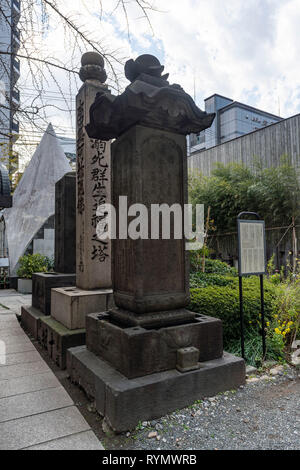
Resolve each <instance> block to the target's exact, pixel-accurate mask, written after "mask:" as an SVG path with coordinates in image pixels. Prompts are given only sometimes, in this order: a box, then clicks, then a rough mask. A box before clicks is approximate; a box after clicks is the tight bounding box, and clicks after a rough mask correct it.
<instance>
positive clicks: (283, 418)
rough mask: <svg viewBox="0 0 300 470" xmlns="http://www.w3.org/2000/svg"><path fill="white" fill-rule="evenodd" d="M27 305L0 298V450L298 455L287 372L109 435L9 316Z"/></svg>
mask: <svg viewBox="0 0 300 470" xmlns="http://www.w3.org/2000/svg"><path fill="white" fill-rule="evenodd" d="M26 303H27V304H28V305H30V303H31V298H30V296H19V295H17V294H16V292H15V291H6V292H3V291H2V292H1V291H0V304H1V305H2V306H1V305H0V337H1V335H2V337H4V338H6V341H7V349H8V356H7V360H8V363H7V365H6V366H4V367H3V366H2V367H1V366H0V449H1V448H37V449H38V448H41V449H44V448H47V449H58V448H66V447H67V448H73V449H74V448H76V449H77V448H82V447H83V448H88V447H89V446H90V445H91V443H92V447H93V445H95V446H96V447H97V448H99V440H98V439H100V440H101V442H102V443H103V445H104V447H105V448H106V449H107V450H108V449H110V450H113V449H116V450H118V449H126V450H139V449H145V450H173V449H178V450H202V449H218V450H222V449H263V450H267V449H286V450H287V449H297V450H299V449H300V370H299V369H298V370H296V369H292V368H287V369H285V370H283V371H279V373H278V374H276V375H274V376H272V375H271V374H270V373H269V372H263V373H262V374H260V376H258V378H251V379H250V382H249V383H248V384H247V385H246V386H245V387H243V388H240V389H239V390H238V391H236V392H235V391H231V392H226V393H225V394H222V395H218V396H217V397H214V398H211V399H208V400H204V401H202V402H200V403H196V404H195V405H194V406H192V407H188V408H186V409H184V410H178V411H176V412H174V413H172V414H171V415H168V416H165V417H163V418H161V419H158V420H155V421H151V422H144V423H140V425H139V426H138V427H137V429H136V430H135V431H131V432H130V433H124V434H121V435H114V434H113V433H112V432H111V431H110V430H109V429H108V428H107V426H106V425H105V423H103V421H102V418H100V416H99V415H98V414H97V413H96V412H95V409H94V407H93V404H91V403H90V402H89V401H88V399H87V398H86V396H85V395H84V393H83V392H82V390H81V389H80V388H78V387H76V386H74V385H73V384H72V383H71V382H70V381H69V379H68V374H67V372H66V371H60V370H59V369H58V368H57V367H56V366H55V364H53V363H51V361H50V360H49V359H47V356H46V353H45V351H43V350H42V349H40V347H39V345H38V344H36V348H34V346H33V344H32V343H31V342H30V341H29V339H28V337H27V336H26V335H25V334H24V333H23V330H20V327H19V325H18V323H17V320H16V319H15V316H14V315H12V311H13V312H17V313H19V310H20V306H21V304H26ZM3 305H5V306H9V307H10V308H11V309H12V310H7V309H6V308H4V307H3ZM12 337H14V339H13V340H12V339H11V338H12ZM37 349H38V351H39V352H37ZM41 358H43V360H42V359H41ZM0 362H1V355H0ZM51 369H52V371H53V372H52V371H51ZM1 374H2V375H1ZM54 374H55V375H54ZM55 376H56V377H55ZM58 380H59V382H58ZM70 396H71V397H72V398H70ZM20 397H23V398H20ZM28 397H29V398H28ZM73 403H75V405H76V407H75V406H74V404H73ZM78 410H80V412H79V411H78ZM23 415H24V416H23ZM83 417H84V418H83ZM45 423H47V425H46V424H45ZM91 429H92V431H91ZM103 430H104V432H103ZM62 436H64V437H62ZM96 436H97V437H98V439H97V438H96ZM150 436H152V437H150ZM4 439H5V440H4ZM24 439H25V440H24Z"/></svg>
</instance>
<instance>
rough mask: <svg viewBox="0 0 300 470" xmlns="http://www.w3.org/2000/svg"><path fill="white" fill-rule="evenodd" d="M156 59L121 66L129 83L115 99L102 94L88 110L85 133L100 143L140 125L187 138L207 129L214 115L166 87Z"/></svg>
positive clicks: (178, 88) (174, 88)
mask: <svg viewBox="0 0 300 470" xmlns="http://www.w3.org/2000/svg"><path fill="white" fill-rule="evenodd" d="M163 69H164V67H163V66H161V65H160V63H159V61H158V59H157V58H156V57H154V56H152V55H149V54H145V55H142V56H140V57H138V58H137V59H136V60H135V61H133V60H129V61H127V63H126V65H125V74H126V77H127V78H128V79H129V80H130V81H131V82H132V83H131V84H130V85H129V86H128V87H127V88H126V89H125V91H124V92H123V93H122V94H121V95H119V96H112V95H111V94H110V93H103V94H101V95H98V96H97V97H96V100H95V103H94V104H93V105H92V106H91V110H90V124H89V125H88V126H87V130H88V134H89V136H90V137H93V138H98V139H99V138H100V139H104V140H109V139H113V138H116V137H119V136H120V135H121V134H123V133H124V132H125V131H126V130H127V129H129V128H130V127H132V126H134V125H136V124H142V125H146V126H149V127H152V128H158V129H164V130H168V131H171V132H177V133H179V134H183V135H187V134H191V133H198V132H200V131H202V130H204V129H206V128H208V127H210V126H211V124H212V122H213V120H214V117H215V114H207V113H206V112H203V111H201V109H199V108H198V107H197V106H196V104H195V102H194V101H193V99H192V98H191V97H190V96H189V95H188V94H187V93H185V91H184V90H183V89H182V88H181V86H180V85H170V84H169V82H168V81H167V78H168V75H164V76H162V75H161V74H162V71H163Z"/></svg>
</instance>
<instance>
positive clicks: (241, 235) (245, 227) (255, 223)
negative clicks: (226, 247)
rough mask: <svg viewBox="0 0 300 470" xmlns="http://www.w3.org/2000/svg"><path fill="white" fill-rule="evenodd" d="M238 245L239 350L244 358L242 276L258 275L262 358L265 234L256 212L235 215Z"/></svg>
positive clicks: (264, 340)
mask: <svg viewBox="0 0 300 470" xmlns="http://www.w3.org/2000/svg"><path fill="white" fill-rule="evenodd" d="M243 216H254V217H256V220H252V219H251V220H249V219H243V218H242V217H243ZM237 224H238V245H239V291H240V324H241V350H242V357H243V359H245V335H244V311H243V281H242V279H243V276H249V275H259V276H260V299H261V329H262V346H263V359H264V358H265V356H266V332H265V308H264V274H266V236H265V222H264V221H263V220H261V219H260V217H259V215H258V214H257V213H256V212H241V213H240V214H239V215H238V217H237Z"/></svg>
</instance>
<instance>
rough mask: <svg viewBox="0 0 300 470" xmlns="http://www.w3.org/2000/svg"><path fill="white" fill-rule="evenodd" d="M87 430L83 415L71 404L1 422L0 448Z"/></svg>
mask: <svg viewBox="0 0 300 470" xmlns="http://www.w3.org/2000/svg"><path fill="white" fill-rule="evenodd" d="M89 430H90V427H89V425H88V423H87V422H86V421H85V419H84V418H83V416H82V415H81V414H80V412H79V411H78V410H77V408H76V407H75V406H71V407H68V408H62V409H59V410H54V411H49V412H46V413H41V414H38V415H33V416H28V417H26V418H19V419H15V420H13V421H8V422H5V423H1V424H0V449H1V450H17V449H24V448H26V447H30V446H34V445H37V444H41V443H43V442H48V441H51V440H54V439H59V438H61V437H65V436H70V435H72V434H75V433H76V434H77V433H79V432H84V431H89Z"/></svg>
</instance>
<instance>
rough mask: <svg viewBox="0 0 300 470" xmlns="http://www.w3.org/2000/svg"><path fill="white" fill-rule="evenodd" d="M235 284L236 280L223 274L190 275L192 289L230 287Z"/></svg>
mask: <svg viewBox="0 0 300 470" xmlns="http://www.w3.org/2000/svg"><path fill="white" fill-rule="evenodd" d="M233 283H235V279H234V278H232V277H229V276H222V275H221V274H213V273H212V274H206V273H201V272H199V273H192V274H191V275H190V287H191V288H198V287H207V286H228V285H229V284H233Z"/></svg>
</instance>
